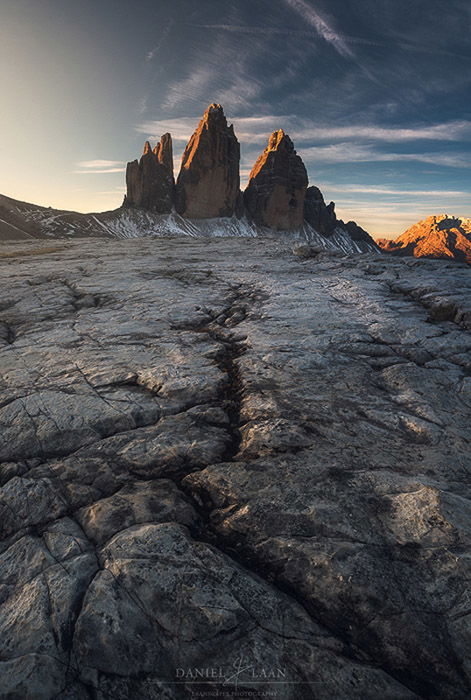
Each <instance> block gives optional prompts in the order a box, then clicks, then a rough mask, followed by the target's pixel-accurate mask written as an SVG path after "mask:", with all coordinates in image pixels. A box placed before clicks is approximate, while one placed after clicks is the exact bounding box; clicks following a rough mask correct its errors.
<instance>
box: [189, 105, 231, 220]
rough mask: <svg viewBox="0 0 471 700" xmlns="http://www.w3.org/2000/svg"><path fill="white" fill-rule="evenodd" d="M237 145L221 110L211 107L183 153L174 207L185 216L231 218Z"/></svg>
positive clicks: (214, 106)
mask: <svg viewBox="0 0 471 700" xmlns="http://www.w3.org/2000/svg"><path fill="white" fill-rule="evenodd" d="M239 161H240V146H239V142H238V140H237V138H236V136H235V134H234V128H233V126H232V125H231V126H228V124H227V120H226V117H225V115H224V110H223V108H222V107H221V105H219V104H211V105H210V106H209V107H208V109H207V110H206V112H205V113H204V116H203V118H202V119H201V121H200V123H199V125H198V127H197V129H196V131H195V133H194V134H193V136H192V137H191V139H190V141H189V142H188V145H187V147H186V149H185V152H184V153H183V157H182V164H181V169H180V174H179V175H178V179H177V187H176V208H177V211H178V212H179V213H180V214H181V215H182V216H185V217H188V218H195V219H208V218H213V217H218V216H232V215H233V214H234V212H235V209H236V203H237V198H238V195H239V186H240V178H239Z"/></svg>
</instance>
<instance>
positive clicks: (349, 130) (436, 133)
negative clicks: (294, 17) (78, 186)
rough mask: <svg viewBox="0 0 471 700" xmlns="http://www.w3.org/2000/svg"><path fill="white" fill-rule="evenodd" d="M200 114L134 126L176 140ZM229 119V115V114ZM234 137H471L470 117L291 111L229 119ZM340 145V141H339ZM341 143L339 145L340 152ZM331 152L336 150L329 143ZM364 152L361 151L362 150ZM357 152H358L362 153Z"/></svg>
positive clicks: (394, 140) (392, 140)
mask: <svg viewBox="0 0 471 700" xmlns="http://www.w3.org/2000/svg"><path fill="white" fill-rule="evenodd" d="M199 118H200V117H198V116H195V117H179V118H177V119H165V120H153V121H145V122H142V123H141V124H138V125H137V126H136V130H137V131H138V132H139V133H142V134H147V135H151V136H152V137H153V138H160V135H161V134H163V133H165V132H166V131H169V132H170V133H171V134H172V136H173V139H174V140H175V141H188V139H189V138H190V136H191V134H192V133H193V131H194V130H195V128H196V125H197V123H198V120H199ZM229 121H231V119H230V118H229ZM232 121H233V123H234V128H235V130H236V134H237V137H238V139H239V141H241V142H242V143H248V144H252V143H260V144H262V143H263V142H264V141H265V140H266V139H267V137H268V135H269V133H271V132H272V131H274V130H276V129H280V128H283V129H284V130H285V131H287V132H288V133H289V135H290V136H291V138H292V139H293V140H294V141H295V142H296V143H304V142H306V141H311V142H313V141H339V140H341V141H343V142H345V141H347V140H352V141H355V142H358V141H360V142H361V141H365V142H369V141H378V142H380V141H383V142H385V143H386V142H389V143H401V142H407V141H426V140H430V141H444V142H446V141H471V121H466V120H461V121H453V122H444V123H442V124H432V125H426V126H423V125H418V126H413V127H407V128H404V127H382V126H378V125H374V124H370V125H365V124H351V125H349V126H338V127H331V126H318V125H316V124H313V123H312V122H311V121H308V120H301V119H299V118H297V117H294V116H293V115H289V114H285V115H273V114H271V115H267V116H263V117H237V118H235V119H233V120H232ZM340 145H342V144H340ZM343 151H344V146H342V151H341V152H342V153H343ZM332 152H333V153H337V152H339V149H338V148H335V149H334V147H332ZM362 152H363V153H364V151H362ZM362 152H360V154H361V153H362Z"/></svg>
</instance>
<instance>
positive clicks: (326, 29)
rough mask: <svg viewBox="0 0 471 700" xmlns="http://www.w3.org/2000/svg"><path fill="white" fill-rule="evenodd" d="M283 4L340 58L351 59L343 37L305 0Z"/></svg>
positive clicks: (289, 1)
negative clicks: (309, 26) (298, 16)
mask: <svg viewBox="0 0 471 700" xmlns="http://www.w3.org/2000/svg"><path fill="white" fill-rule="evenodd" d="M284 2H285V4H286V5H288V6H289V7H290V8H291V9H292V10H294V11H295V12H297V14H298V15H300V16H301V17H302V19H303V20H305V21H306V22H307V23H308V24H310V25H311V26H312V27H313V28H314V29H315V30H316V32H317V33H318V35H319V36H320V37H322V39H325V41H327V42H328V43H329V44H331V45H332V46H333V47H334V49H335V50H336V51H337V52H338V53H339V54H340V55H341V56H344V57H350V58H353V56H354V53H353V51H352V49H351V48H350V47H349V45H348V44H347V42H346V41H345V39H344V38H343V36H342V35H341V34H339V33H338V32H336V31H334V29H333V28H332V27H331V26H330V25H329V24H328V23H327V22H326V21H325V20H324V19H323V18H322V17H321V16H320V14H319V13H318V12H317V11H316V10H315V9H314V7H313V6H312V5H310V4H309V3H307V2H305V0H284Z"/></svg>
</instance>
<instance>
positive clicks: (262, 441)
mask: <svg viewBox="0 0 471 700" xmlns="http://www.w3.org/2000/svg"><path fill="white" fill-rule="evenodd" d="M2 251H3V252H6V253H7V255H6V256H4V257H2V256H0V267H1V273H2V279H3V281H4V284H3V290H4V291H3V294H2V299H1V301H0V427H1V429H0V697H2V698H3V697H4V698H12V699H15V700H16V699H18V700H24V699H25V698H28V700H29V699H32V700H35V699H38V700H39V699H49V698H64V699H66V700H82V699H84V700H85V699H87V700H89V699H91V698H93V699H96V700H105V699H107V698H115V699H118V700H120V699H123V700H124V699H126V698H139V699H141V698H146V699H147V698H149V699H154V698H155V699H160V698H165V699H168V700H172V699H174V698H175V699H176V700H179V699H180V698H181V699H184V698H191V697H197V696H198V695H197V693H204V692H206V693H216V695H213V696H216V697H226V696H227V694H228V693H231V696H232V697H250V696H251V697H259V696H260V697H262V696H263V695H262V693H267V692H270V693H272V695H271V697H277V698H282V699H283V700H297V699H301V700H304V699H307V700H309V699H311V698H315V699H317V700H331V699H332V700H337V699H341V700H350V699H351V698H354V699H355V698H357V699H358V700H360V699H362V700H363V699H365V698H366V699H371V700H376V699H377V698H385V699H386V700H403V699H408V698H443V699H460V698H463V699H464V698H468V697H469V696H470V694H471V625H470V621H471V597H470V594H469V582H470V580H471V564H470V562H471V500H470V499H471V486H470V469H471V467H470V430H469V426H470V417H471V333H470V330H471V303H470V298H471V297H470V292H471V278H470V273H469V268H468V267H466V266H462V265H460V264H456V263H451V264H448V263H445V262H441V261H431V260H415V259H407V258H403V259H393V258H384V257H381V256H376V257H374V256H371V257H366V256H356V257H339V256H335V257H333V256H331V257H329V255H328V254H326V253H320V254H319V255H317V257H315V258H314V259H307V260H306V259H302V258H300V257H298V256H294V255H292V253H291V250H290V249H289V248H288V247H287V246H286V244H285V243H281V242H280V241H277V240H276V239H273V240H269V239H268V240H258V239H249V240H241V239H227V238H226V239H218V240H192V239H181V240H177V239H172V240H167V239H153V240H152V239H134V240H128V241H109V240H98V241H97V240H90V239H88V240H75V241H74V242H71V243H68V244H67V246H64V248H63V249H62V250H60V249H59V250H58V249H53V251H52V252H51V249H50V248H48V247H47V245H46V244H43V243H41V242H38V241H34V242H32V243H31V244H30V243H23V242H22V243H21V244H5V245H4V246H3V247H2ZM250 693H252V695H250ZM200 696H201V695H200ZM265 696H266V695H265Z"/></svg>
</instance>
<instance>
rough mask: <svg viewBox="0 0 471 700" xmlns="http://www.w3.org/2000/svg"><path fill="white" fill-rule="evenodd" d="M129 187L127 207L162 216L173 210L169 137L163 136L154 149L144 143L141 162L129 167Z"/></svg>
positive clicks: (133, 163)
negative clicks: (138, 208) (139, 208)
mask: <svg viewBox="0 0 471 700" xmlns="http://www.w3.org/2000/svg"><path fill="white" fill-rule="evenodd" d="M126 187H127V193H126V197H125V199H124V206H127V207H141V208H142V209H148V210H149V211H155V212H157V213H160V214H168V213H170V212H171V211H172V208H173V200H174V190H175V180H174V176H173V155H172V137H171V136H170V134H164V135H163V136H162V138H161V140H160V141H159V143H158V144H157V146H156V147H155V148H154V150H152V148H151V145H150V143H149V141H146V142H145V144H144V152H143V154H142V156H141V159H140V161H139V162H138V161H137V160H134V161H132V162H131V163H128V165H127V168H126Z"/></svg>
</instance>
